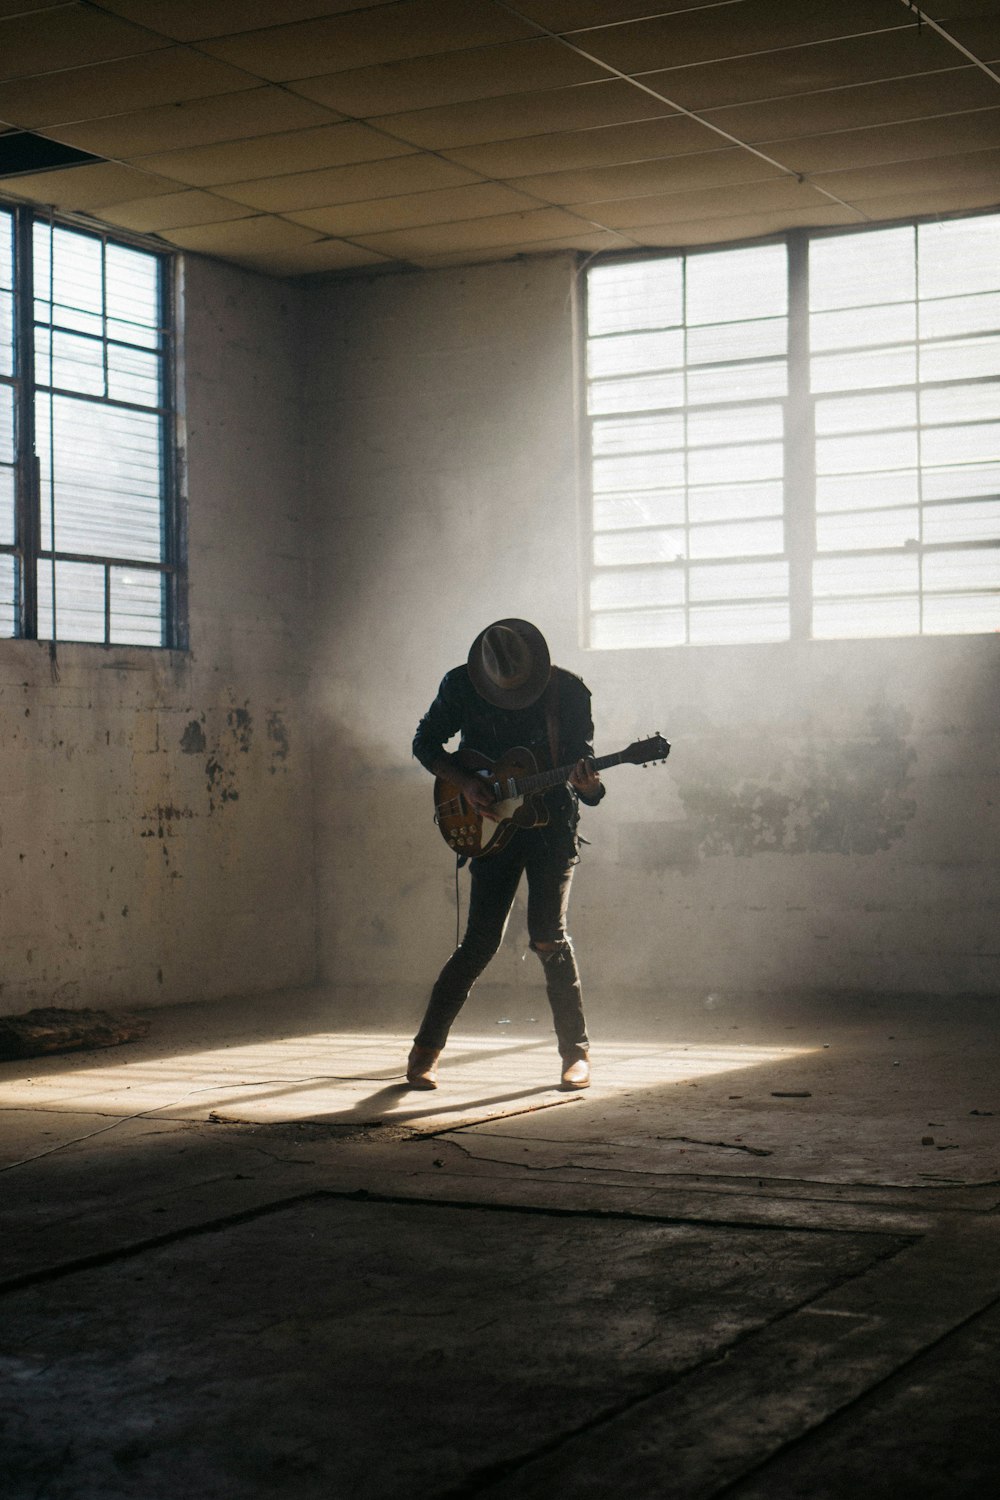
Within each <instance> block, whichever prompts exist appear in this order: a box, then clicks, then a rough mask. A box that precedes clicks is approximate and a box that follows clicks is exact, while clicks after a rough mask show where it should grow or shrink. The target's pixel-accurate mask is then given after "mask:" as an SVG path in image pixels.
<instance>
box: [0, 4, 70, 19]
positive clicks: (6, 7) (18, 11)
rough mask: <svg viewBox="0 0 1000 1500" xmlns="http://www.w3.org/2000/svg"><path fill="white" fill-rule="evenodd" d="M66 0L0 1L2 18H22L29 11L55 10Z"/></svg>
mask: <svg viewBox="0 0 1000 1500" xmlns="http://www.w3.org/2000/svg"><path fill="white" fill-rule="evenodd" d="M63 4H65V0H0V16H20V15H24V14H25V13H26V12H27V11H29V10H55V9H56V7H57V6H59V5H63Z"/></svg>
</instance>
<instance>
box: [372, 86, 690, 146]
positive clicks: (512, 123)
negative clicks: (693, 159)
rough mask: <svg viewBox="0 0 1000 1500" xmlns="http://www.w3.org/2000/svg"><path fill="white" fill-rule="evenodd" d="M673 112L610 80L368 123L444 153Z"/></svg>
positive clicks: (411, 113) (655, 100) (472, 101)
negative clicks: (487, 143)
mask: <svg viewBox="0 0 1000 1500" xmlns="http://www.w3.org/2000/svg"><path fill="white" fill-rule="evenodd" d="M670 113H672V111H671V109H670V106H669V105H665V104H661V103H660V102H659V100H657V99H652V98H650V96H649V95H648V94H646V93H643V92H642V90H641V89H637V88H635V87H634V86H633V85H632V84H630V83H623V82H622V81H621V80H619V79H617V78H611V79H607V80H602V81H600V82H598V83H581V84H574V85H572V86H571V87H570V88H549V89H543V90H541V91H540V92H538V93H532V94H506V95H502V96H500V97H499V98H494V99H472V100H469V101H468V102H467V103H465V104H446V105H444V106H443V107H442V108H440V109H418V110H415V111H413V112H408V113H403V114H394V115H379V116H376V117H375V118H374V119H372V120H371V122H370V123H371V124H372V125H377V126H378V127H379V129H380V130H387V131H389V132H390V133H391V134H393V135H396V136H399V137H400V138H401V139H402V140H407V141H412V142H413V144H414V145H415V146H424V147H425V148H426V149H427V150H428V151H445V150H449V149H450V148H452V147H454V146H476V145H481V144H483V143H484V142H488V141H506V140H516V139H518V138H520V137H522V136H530V135H537V134H539V133H540V132H542V131H562V130H587V129H590V128H591V127H594V126H600V125H620V124H624V123H627V122H629V121H633V120H647V119H653V118H656V117H660V118H662V117H663V116H665V115H668V114H670Z"/></svg>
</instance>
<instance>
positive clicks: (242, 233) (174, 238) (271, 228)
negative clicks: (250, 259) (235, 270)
mask: <svg viewBox="0 0 1000 1500" xmlns="http://www.w3.org/2000/svg"><path fill="white" fill-rule="evenodd" d="M163 238H164V239H165V240H169V241H170V243H171V244H172V245H179V246H180V248H181V249H182V250H199V251H201V252H202V253H203V254H204V255H216V254H218V255H225V256H226V257H227V258H228V256H229V255H230V253H232V254H233V255H234V256H236V255H252V254H254V253H255V252H257V251H268V250H293V249H295V248H296V247H297V246H299V245H308V244H311V243H312V241H313V240H316V239H318V238H319V236H318V235H317V234H316V232H315V230H312V229H306V227H305V225H304V224H290V223H289V222H288V220H287V219H275V218H273V217H272V216H271V215H270V214H258V215H257V216H256V217H254V218H252V219H237V220H236V221H235V222H232V221H231V222H227V223H224V224H199V225H195V226H193V227H192V228H190V229H169V230H165V231H164V234H163Z"/></svg>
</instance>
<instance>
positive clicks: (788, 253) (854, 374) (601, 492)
mask: <svg viewBox="0 0 1000 1500" xmlns="http://www.w3.org/2000/svg"><path fill="white" fill-rule="evenodd" d="M587 281H588V289H587V391H588V417H589V426H590V434H591V454H592V464H591V474H592V494H593V512H592V546H593V554H592V567H591V571H590V643H591V645H593V646H595V647H615V646H668V645H681V644H685V643H688V644H698V643H710V642H716V643H726V642H750V641H779V640H787V639H803V638H808V637H810V636H812V637H834V636H841V637H846V636H880V635H881V636H891V635H918V634H942V633H952V632H955V633H957V632H975V631H994V630H997V629H1000V215H996V214H988V215H983V216H979V217H975V218H965V219H952V220H946V221H940V222H936V223H927V224H905V225H893V226H892V227H889V228H877V229H871V230H864V231H853V232H832V233H831V232H824V233H815V234H807V233H804V232H802V233H792V234H789V235H787V236H785V237H783V238H782V239H780V240H774V241H770V242H766V243H760V244H756V245H750V246H746V247H740V248H737V249H725V250H706V251H699V252H688V253H686V254H682V255H669V256H659V257H656V258H648V257H647V258H642V259H629V260H620V261H612V262H606V263H602V264H598V265H596V266H594V267H592V268H591V270H590V272H589V274H588V278H587Z"/></svg>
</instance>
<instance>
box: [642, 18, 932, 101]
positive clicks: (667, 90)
mask: <svg viewBox="0 0 1000 1500" xmlns="http://www.w3.org/2000/svg"><path fill="white" fill-rule="evenodd" d="M956 61H957V58H956V54H955V49H954V47H950V46H949V45H948V43H947V42H945V41H943V40H942V38H941V37H939V36H937V35H936V34H935V33H934V32H933V31H930V30H928V28H927V27H926V26H925V27H924V28H923V29H922V30H921V31H920V32H919V33H918V32H917V30H916V28H915V27H912V26H908V27H906V28H905V29H904V30H902V31H891V32H884V33H883V34H882V35H881V36H880V37H879V38H878V43H877V45H876V44H875V43H874V42H873V41H872V39H871V37H867V36H861V37H852V38H851V39H850V40H848V41H840V42H825V43H823V44H822V45H820V46H815V47H788V48H785V49H784V50H782V51H780V52H769V53H767V54H765V55H763V56H758V57H741V58H731V59H729V60H728V61H727V62H718V63H704V64H701V65H699V66H697V67H693V68H679V67H676V68H669V69H666V70H665V71H662V72H653V73H643V74H642V82H643V83H644V84H646V85H648V86H649V87H651V88H654V89H656V90H657V92H658V93H662V94H663V95H664V97H665V98H667V99H669V100H671V101H672V102H673V103H675V104H677V105H680V106H681V107H682V108H684V109H692V110H696V111H702V110H706V109H712V108H715V107H717V106H720V105H723V104H745V103H747V102H749V101H752V100H761V99H780V98H783V97H785V96H786V95H788V94H808V93H811V92H812V91H813V90H815V89H833V88H843V87H845V86H846V85H848V84H856V83H872V82H875V81H876V80H877V79H882V78H901V77H904V76H906V75H909V74H917V73H930V72H933V71H934V70H936V69H939V68H940V69H944V68H948V69H951V68H953V67H954V66H955V63H956Z"/></svg>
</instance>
